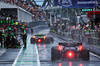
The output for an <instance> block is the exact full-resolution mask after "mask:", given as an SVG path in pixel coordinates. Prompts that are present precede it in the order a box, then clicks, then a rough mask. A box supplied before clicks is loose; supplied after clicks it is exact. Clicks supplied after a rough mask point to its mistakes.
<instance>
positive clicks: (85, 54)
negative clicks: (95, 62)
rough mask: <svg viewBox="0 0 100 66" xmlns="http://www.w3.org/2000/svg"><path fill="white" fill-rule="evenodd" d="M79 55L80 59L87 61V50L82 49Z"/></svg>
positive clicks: (88, 56)
mask: <svg viewBox="0 0 100 66" xmlns="http://www.w3.org/2000/svg"><path fill="white" fill-rule="evenodd" d="M80 56H81V59H82V60H85V61H89V59H90V54H89V50H83V51H82V52H80Z"/></svg>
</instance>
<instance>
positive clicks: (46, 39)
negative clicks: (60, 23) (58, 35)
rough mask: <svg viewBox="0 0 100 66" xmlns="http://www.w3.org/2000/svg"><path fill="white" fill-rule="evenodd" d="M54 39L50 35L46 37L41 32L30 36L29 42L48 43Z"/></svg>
mask: <svg viewBox="0 0 100 66" xmlns="http://www.w3.org/2000/svg"><path fill="white" fill-rule="evenodd" d="M53 41H54V39H53V38H52V37H49V36H48V37H47V36H46V35H42V34H39V35H34V36H33V37H31V43H32V44H34V43H46V44H49V43H53Z"/></svg>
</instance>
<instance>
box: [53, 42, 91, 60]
mask: <svg viewBox="0 0 100 66" xmlns="http://www.w3.org/2000/svg"><path fill="white" fill-rule="evenodd" d="M89 57H90V55H89V49H85V48H83V45H82V43H68V42H60V43H58V46H53V47H52V48H51V60H52V61H56V60H61V59H62V60H86V61H89Z"/></svg>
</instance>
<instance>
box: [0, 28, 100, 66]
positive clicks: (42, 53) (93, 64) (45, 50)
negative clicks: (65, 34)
mask: <svg viewBox="0 0 100 66" xmlns="http://www.w3.org/2000/svg"><path fill="white" fill-rule="evenodd" d="M34 31H35V30H34ZM36 31H38V32H34V34H45V35H49V36H51V37H53V38H54V42H53V43H51V44H37V48H38V53H39V60H40V66H100V59H99V58H98V57H95V56H94V55H92V54H91V53H90V60H89V61H83V60H74V61H71V60H70V61H68V60H60V61H51V48H52V47H53V46H57V45H58V43H59V42H60V41H63V40H62V39H59V38H57V37H56V36H52V35H51V34H49V29H45V30H41V31H39V29H38V30H36ZM30 38H31V37H30ZM19 51H20V48H17V49H16V48H10V49H7V51H6V52H5V53H4V54H3V55H2V56H0V66H12V64H13V62H14V60H15V58H16V57H17V54H18V52H19Z"/></svg>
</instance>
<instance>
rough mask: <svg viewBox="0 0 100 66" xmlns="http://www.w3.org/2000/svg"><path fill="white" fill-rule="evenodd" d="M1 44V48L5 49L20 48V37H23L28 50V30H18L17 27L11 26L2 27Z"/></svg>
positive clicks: (0, 30)
mask: <svg viewBox="0 0 100 66" xmlns="http://www.w3.org/2000/svg"><path fill="white" fill-rule="evenodd" d="M0 28H1V29H0V43H1V47H4V48H7V49H8V48H18V47H20V45H21V44H20V41H19V40H18V38H17V37H18V36H19V35H21V37H22V40H23V43H24V48H26V38H27V34H26V31H27V29H26V28H25V27H21V28H18V27H16V26H12V25H9V26H7V27H6V28H4V27H0Z"/></svg>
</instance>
